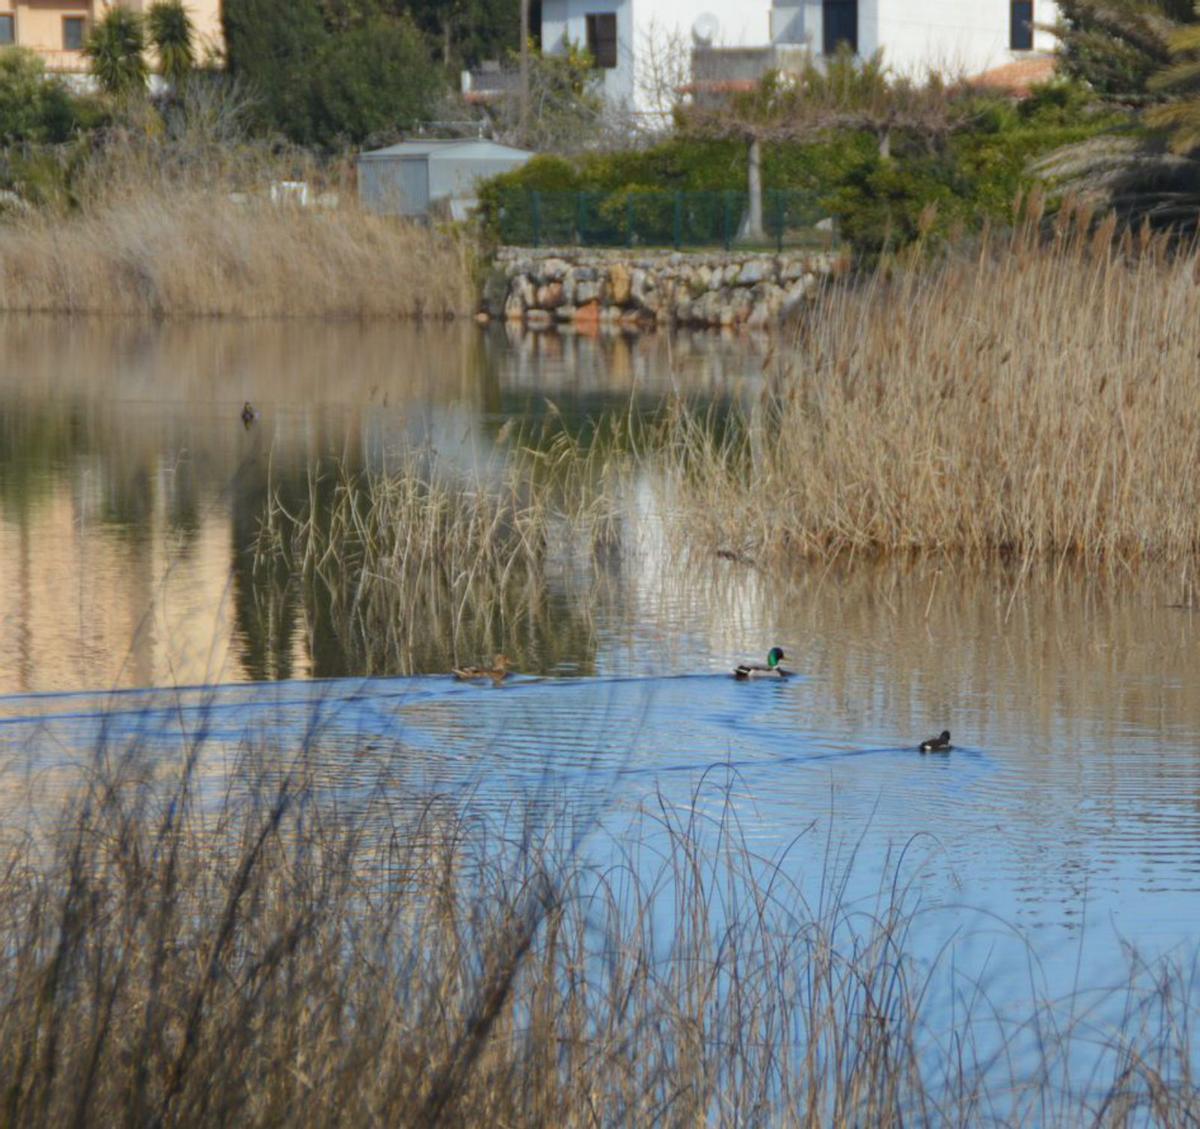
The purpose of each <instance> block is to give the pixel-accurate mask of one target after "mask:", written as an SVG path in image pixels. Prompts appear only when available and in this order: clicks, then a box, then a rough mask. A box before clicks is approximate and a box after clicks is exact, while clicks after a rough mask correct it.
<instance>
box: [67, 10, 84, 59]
mask: <svg viewBox="0 0 1200 1129" xmlns="http://www.w3.org/2000/svg"><path fill="white" fill-rule="evenodd" d="M86 28H87V21H86V20H85V19H84V18H83V16H63V50H64V51H82V50H83V37H84V31H85V30H86Z"/></svg>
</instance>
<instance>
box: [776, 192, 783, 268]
mask: <svg viewBox="0 0 1200 1129" xmlns="http://www.w3.org/2000/svg"><path fill="white" fill-rule="evenodd" d="M775 249H776V251H778V253H779V254H781V255H782V254H783V189H782V188H776V189H775Z"/></svg>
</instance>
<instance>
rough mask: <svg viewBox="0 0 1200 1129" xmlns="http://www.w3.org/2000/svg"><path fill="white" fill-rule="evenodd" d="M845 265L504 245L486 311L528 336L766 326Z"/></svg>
mask: <svg viewBox="0 0 1200 1129" xmlns="http://www.w3.org/2000/svg"><path fill="white" fill-rule="evenodd" d="M843 265H844V259H843V257H842V256H841V255H839V254H838V253H836V252H832V251H799V250H796V251H791V250H789V251H783V252H781V253H780V254H764V253H749V252H736V251H732V252H700V253H695V252H690V253H686V252H680V251H644V252H637V251H611V250H605V251H596V250H581V249H579V248H571V249H539V250H536V251H534V250H529V249H526V248H520V247H505V248H502V249H501V251H500V252H499V254H498V255H497V260H496V272H495V274H494V276H493V278H492V279H491V280H489V284H488V292H487V293H486V294H485V309H486V312H487V314H489V315H490V316H492V317H501V316H502V317H504V318H506V319H507V320H509V321H519V322H523V323H524V324H526V325H528V326H530V327H531V328H534V329H538V328H543V329H544V328H549V327H550V326H552V325H554V324H555V323H563V324H573V325H576V326H580V327H589V326H596V325H601V324H612V323H620V324H622V325H629V326H638V327H649V326H654V325H688V326H746V327H747V328H765V327H767V326H769V325H771V324H772V323H774V322H776V321H778V320H779V319H780V318H781V317H783V316H786V315H787V314H788V312H789V311H790V310H792V309H794V308H795V306H796V305H797V304H798V303H800V302H802V301H803V300H804V299H806V298H807V297H809V296H810V295H811V294H813V292H814V291H815V290H816V289H817V287H818V286H820V285H821V283H822V282H823V280H824V279H825V278H827V277H828V276H829V275H831V274H834V273H836V272H838V271H839V270H841V269H842V267H843Z"/></svg>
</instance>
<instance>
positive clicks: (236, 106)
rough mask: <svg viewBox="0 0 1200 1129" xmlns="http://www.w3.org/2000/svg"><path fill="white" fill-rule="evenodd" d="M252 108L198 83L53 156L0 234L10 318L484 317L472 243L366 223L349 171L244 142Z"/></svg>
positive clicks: (403, 226)
mask: <svg viewBox="0 0 1200 1129" xmlns="http://www.w3.org/2000/svg"><path fill="white" fill-rule="evenodd" d="M247 106H248V103H247V101H246V98H245V96H244V92H242V91H241V90H239V88H238V87H237V85H236V84H233V85H232V86H231V85H229V84H228V83H226V82H224V81H215V82H211V83H205V82H197V83H195V84H192V85H191V86H190V87H189V89H188V91H187V92H186V96H185V97H184V98H183V100H182V102H180V103H178V104H174V103H173V104H172V105H171V107H170V108H169V109H168V110H167V111H166V112H165V114H160V113H159V112H158V111H157V110H155V109H153V108H152V107H151V106H150V105H149V104H148V103H139V102H136V101H133V102H130V103H129V104H128V105H127V106H126V107H125V108H124V109H123V110H122V112H121V113H120V114H119V115H118V121H117V123H116V124H114V125H113V126H112V127H110V128H109V129H107V130H104V131H101V132H99V133H97V134H93V135H88V136H87V137H86V138H84V139H81V140H80V141H79V142H78V143H77V144H76V145H75V146H73V147H67V149H66V150H65V151H57V150H50V151H47V152H45V153H42V154H41V157H40V159H39V161H35V162H33V164H34V165H37V166H38V167H39V168H40V172H38V173H37V174H36V175H32V174H31V175H32V180H31V183H29V184H28V185H26V190H27V192H28V194H29V195H30V196H31V198H38V199H40V200H41V204H40V206H38V207H35V208H26V209H22V210H20V211H17V212H15V213H13V214H12V216H11V222H9V223H0V309H4V310H20V311H33V310H36V311H46V312H55V313H71V314H75V313H96V314H119V315H151V316H156V317H175V316H202V317H203V316H236V317H322V316H329V317H357V318H386V317H451V316H455V315H462V314H468V313H470V312H471V311H473V309H474V307H475V300H476V295H475V292H474V284H473V280H472V263H471V255H472V252H471V250H470V249H469V248H468V247H467V246H466V245H465V244H463V243H460V242H456V241H454V240H451V239H448V238H444V237H441V236H439V235H437V234H436V233H434V232H431V231H429V230H427V229H425V228H422V227H419V226H417V225H414V224H408V223H404V222H400V221H396V220H390V219H384V218H382V217H378V216H373V215H370V214H368V213H366V212H364V211H363V210H362V209H360V208H359V207H358V206H357V202H356V196H355V190H354V184H353V180H352V178H351V176H350V175H349V169H348V167H347V166H346V165H345V163H344V162H342V163H338V162H333V163H327V164H321V163H319V162H317V161H316V160H315V158H314V157H313V156H312V154H310V153H307V152H305V151H303V150H298V149H294V148H290V147H288V146H283V145H279V144H276V143H268V142H265V141H262V140H258V139H254V138H252V137H249V136H247V134H246V132H245V130H244V128H243V124H244V119H245V115H246V111H247ZM277 181H304V182H305V183H307V184H308V185H309V186H310V189H311V196H312V198H313V199H314V200H316V199H317V198H318V197H322V198H323V202H324V204H325V205H327V206H319V207H318V206H314V207H308V208H302V207H298V206H276V205H273V204H272V203H271V202H270V198H269V197H270V186H271V184H272V183H274V182H277ZM17 183H18V186H19V187H20V186H21V184H22V183H23V182H22V181H21V178H20V176H18V177H17ZM35 189H36V191H35ZM334 199H336V201H337V206H331V205H332V202H333V200H334Z"/></svg>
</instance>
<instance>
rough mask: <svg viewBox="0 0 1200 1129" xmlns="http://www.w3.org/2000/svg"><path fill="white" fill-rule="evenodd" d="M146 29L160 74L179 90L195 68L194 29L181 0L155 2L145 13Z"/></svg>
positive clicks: (159, 0) (156, 0)
mask: <svg viewBox="0 0 1200 1129" xmlns="http://www.w3.org/2000/svg"><path fill="white" fill-rule="evenodd" d="M146 26H147V28H148V30H149V32H150V42H151V43H152V44H153V45H154V50H155V51H156V52H157V53H158V69H159V73H160V74H162V76H163V78H165V79H166V80H167V81H168V82H169V83H171V84H172V86H175V87H178V86H179V84H180V83H181V82H183V81H184V80H185V79H186V78H187V76H188V75H189V74H191V72H192V69H193V68H194V67H195V65H196V46H195V26H194V25H193V23H192V18H191V16H189V15H188V14H187V9H186V8H185V7H184V6H183V0H155V2H154V3H153V4H151V5H150V8H149V9H148V11H147V12H146Z"/></svg>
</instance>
